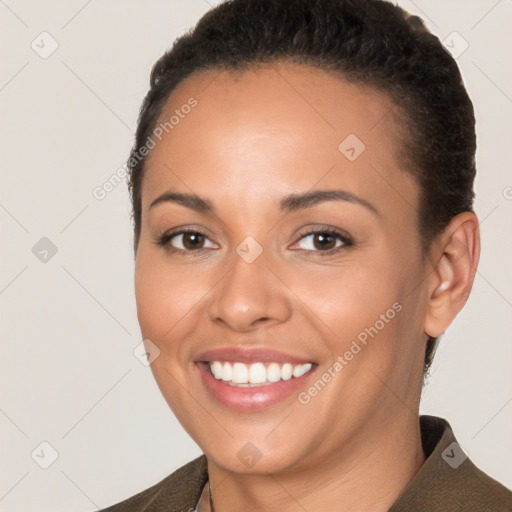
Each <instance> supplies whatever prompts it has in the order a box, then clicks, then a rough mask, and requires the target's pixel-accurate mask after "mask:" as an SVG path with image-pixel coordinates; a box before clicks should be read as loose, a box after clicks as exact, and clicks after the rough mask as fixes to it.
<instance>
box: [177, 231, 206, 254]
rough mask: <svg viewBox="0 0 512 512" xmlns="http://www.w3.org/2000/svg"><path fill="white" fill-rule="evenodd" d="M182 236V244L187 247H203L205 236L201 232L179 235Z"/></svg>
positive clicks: (192, 248) (191, 249)
mask: <svg viewBox="0 0 512 512" xmlns="http://www.w3.org/2000/svg"><path fill="white" fill-rule="evenodd" d="M178 236H181V237H182V242H181V243H182V245H183V247H184V248H185V249H187V250H190V251H193V250H194V249H200V248H202V245H203V244H204V241H205V237H204V236H203V235H201V234H200V233H183V234H182V235H178Z"/></svg>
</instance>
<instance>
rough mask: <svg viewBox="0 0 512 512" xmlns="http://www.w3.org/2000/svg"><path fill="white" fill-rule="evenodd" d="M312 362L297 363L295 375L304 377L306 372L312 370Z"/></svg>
mask: <svg viewBox="0 0 512 512" xmlns="http://www.w3.org/2000/svg"><path fill="white" fill-rule="evenodd" d="M311 366H312V364H311V363H308V364H297V365H295V366H294V367H293V376H294V377H302V375H304V374H305V373H308V372H309V370H311Z"/></svg>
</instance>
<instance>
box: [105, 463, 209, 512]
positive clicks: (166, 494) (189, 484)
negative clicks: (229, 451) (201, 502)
mask: <svg viewBox="0 0 512 512" xmlns="http://www.w3.org/2000/svg"><path fill="white" fill-rule="evenodd" d="M207 480H208V471H207V462H206V457H205V456H204V455H201V457H198V458H197V459H194V460H193V461H191V462H189V463H188V464H185V465H184V466H182V467H181V468H179V469H177V470H176V471H175V472H174V473H172V474H171V475H169V476H167V477H165V478H164V479H163V480H161V481H160V482H158V483H157V484H155V485H153V486H152V487H149V488H148V489H145V490H144V491H142V492H140V493H138V494H136V495H134V496H132V497H131V498H128V499H126V500H124V501H122V502H120V503H117V504H116V505H112V506H110V507H108V508H105V509H102V510H101V511H100V512H140V511H141V510H144V512H156V511H162V510H166V511H168V512H173V511H180V512H181V511H190V512H192V510H193V509H194V508H195V506H196V503H197V500H198V499H199V496H200V495H201V491H202V489H203V487H204V484H205V483H206V481H207Z"/></svg>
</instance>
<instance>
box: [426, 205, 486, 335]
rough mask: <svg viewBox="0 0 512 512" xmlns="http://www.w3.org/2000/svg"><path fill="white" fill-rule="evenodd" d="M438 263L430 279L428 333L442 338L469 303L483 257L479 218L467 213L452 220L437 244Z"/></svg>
mask: <svg viewBox="0 0 512 512" xmlns="http://www.w3.org/2000/svg"><path fill="white" fill-rule="evenodd" d="M436 254H437V262H436V263H435V264H434V265H433V269H431V270H433V271H431V274H430V276H429V278H428V279H427V284H428V287H427V293H428V303H427V312H426V317H425V325H424V331H425V333H426V334H427V335H429V336H432V337H434V338H435V337H438V336H440V335H441V334H442V333H444V332H445V331H446V329H447V328H448V326H449V325H450V324H451V323H452V321H453V319H454V318H455V316H456V315H457V314H458V313H459V311H460V310H461V309H462V307H463V306H464V304H465V303H466V301H467V299H468V297H469V294H470V292H471V288H472V286H473V281H474V278H475V273H476V268H477V265H478V260H479V256H480V237H479V232H478V219H477V218H476V216H475V214H474V213H471V212H464V213H461V214H459V215H457V216H456V217H454V218H453V219H452V221H451V222H450V224H449V225H448V227H447V228H446V229H445V231H444V232H443V234H442V235H441V236H440V237H439V242H438V243H437V244H436Z"/></svg>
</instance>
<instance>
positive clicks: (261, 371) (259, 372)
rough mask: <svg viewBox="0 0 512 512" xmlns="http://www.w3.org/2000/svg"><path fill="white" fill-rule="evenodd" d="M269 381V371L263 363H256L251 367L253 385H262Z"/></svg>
mask: <svg viewBox="0 0 512 512" xmlns="http://www.w3.org/2000/svg"><path fill="white" fill-rule="evenodd" d="M266 380H267V371H266V370H265V365H264V364H263V363H254V364H251V366H249V382H250V383H251V384H262V383H263V382H265V381H266Z"/></svg>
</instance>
